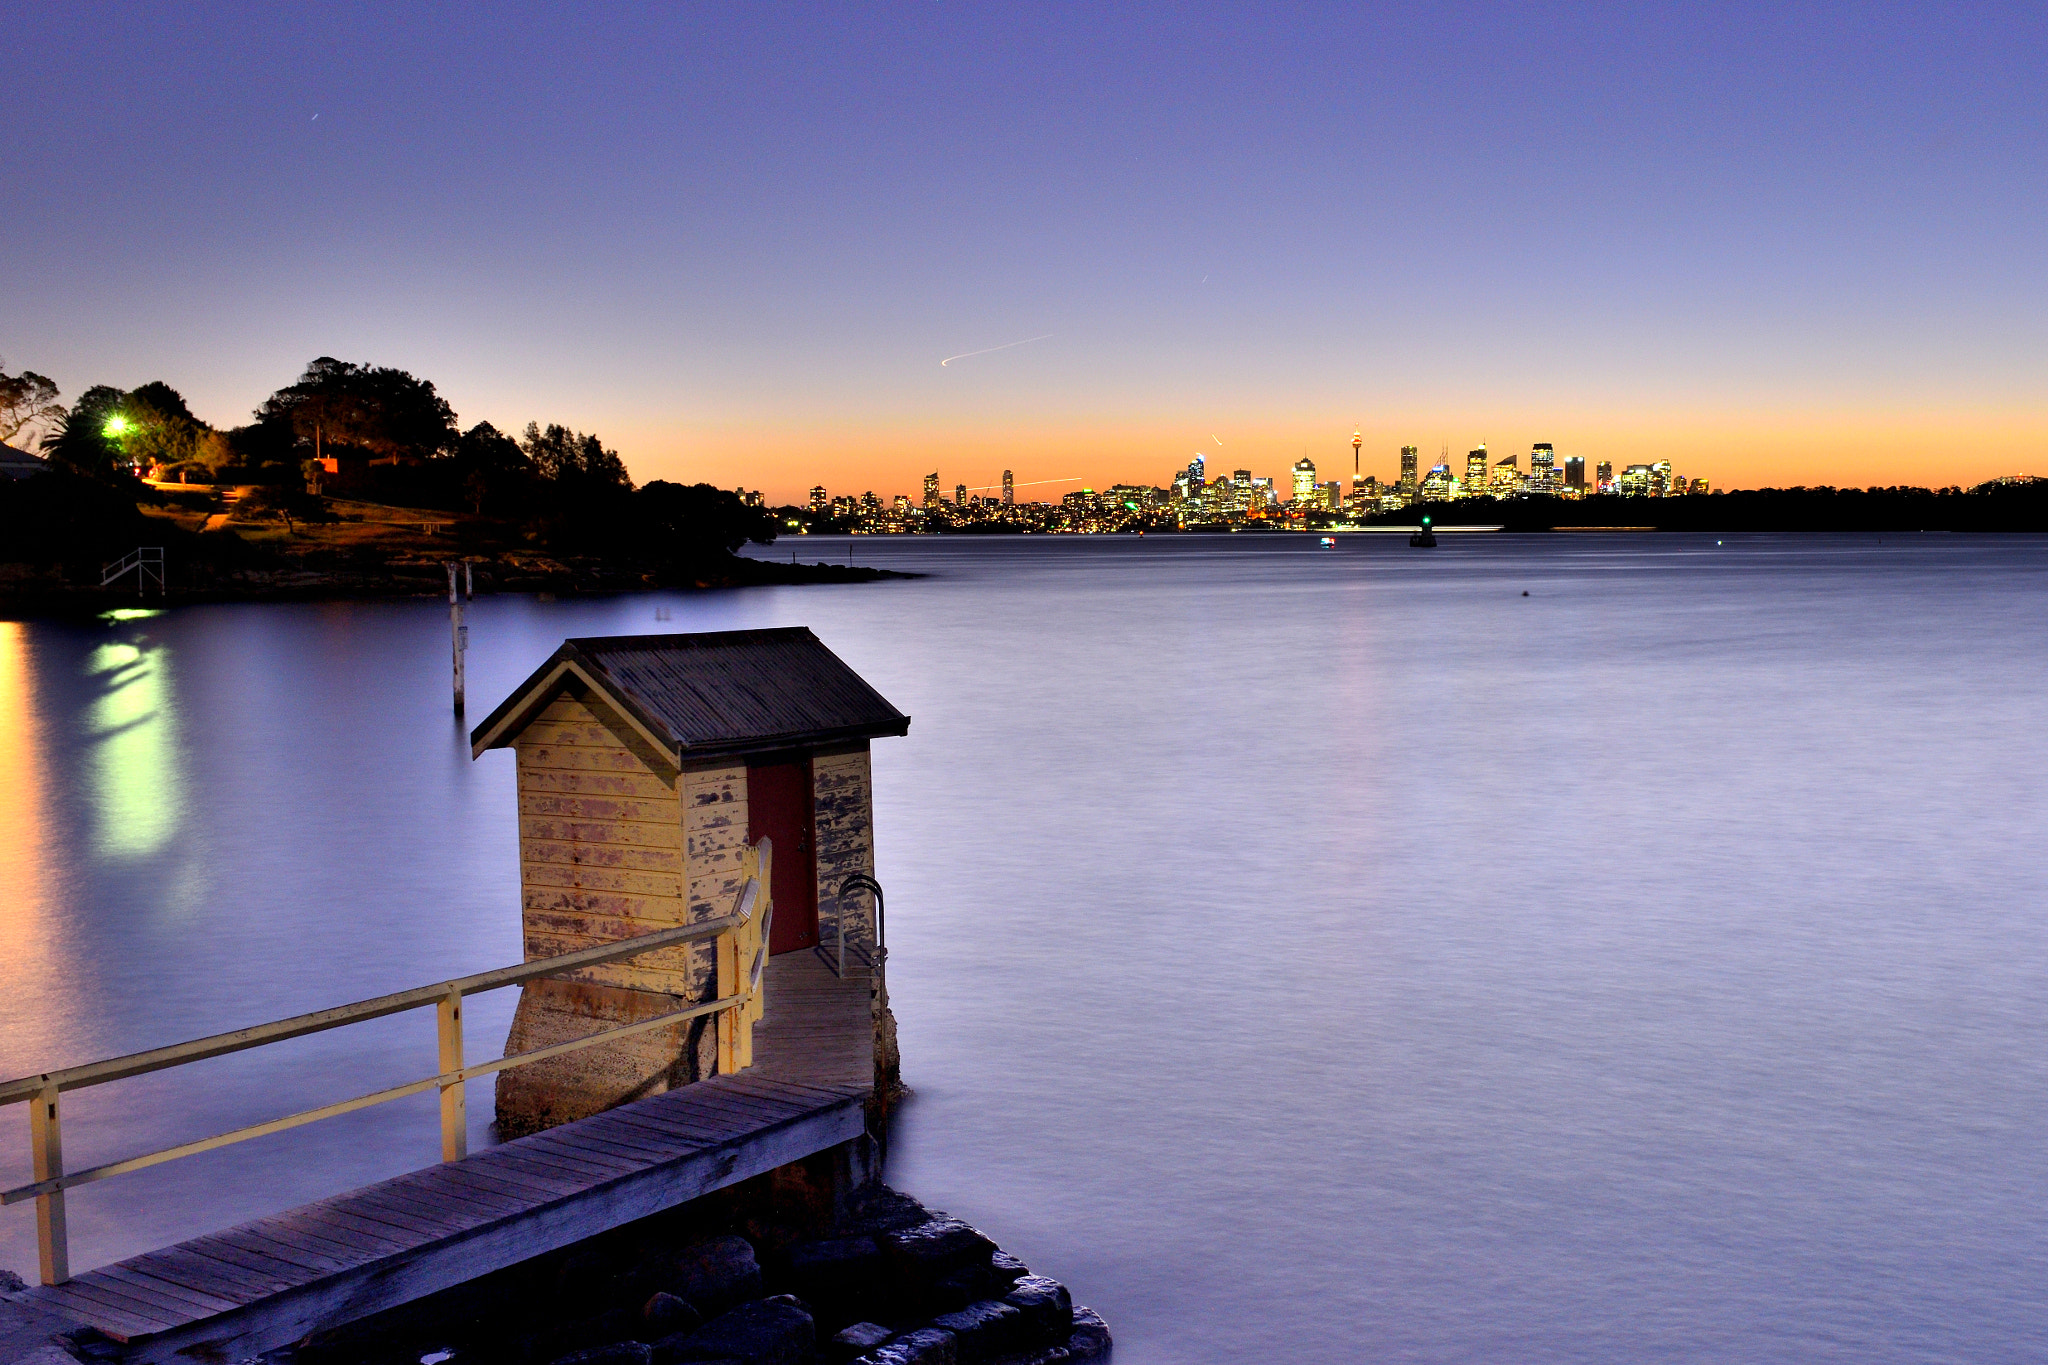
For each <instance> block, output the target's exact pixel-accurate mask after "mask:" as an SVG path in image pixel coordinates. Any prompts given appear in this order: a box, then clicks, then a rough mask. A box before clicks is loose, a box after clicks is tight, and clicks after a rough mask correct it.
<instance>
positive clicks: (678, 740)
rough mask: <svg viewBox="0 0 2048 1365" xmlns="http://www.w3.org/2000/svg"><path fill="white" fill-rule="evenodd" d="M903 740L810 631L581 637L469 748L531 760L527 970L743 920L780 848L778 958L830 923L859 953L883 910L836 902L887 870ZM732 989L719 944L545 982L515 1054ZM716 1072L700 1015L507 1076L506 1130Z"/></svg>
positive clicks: (525, 1005) (898, 718)
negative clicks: (735, 912)
mask: <svg viewBox="0 0 2048 1365" xmlns="http://www.w3.org/2000/svg"><path fill="white" fill-rule="evenodd" d="M909 728H910V718H909V717H907V716H905V715H903V714H902V713H901V712H899V711H898V710H897V709H896V708H895V707H893V706H891V705H890V704H889V703H888V702H887V701H885V700H884V699H883V698H882V697H881V695H880V694H879V693H877V692H876V691H875V690H874V689H873V688H872V687H869V686H868V685H867V683H866V682H864V681H863V680H862V679H861V678H860V676H859V675H858V674H856V673H855V672H854V671H853V670H852V669H850V668H848V667H847V666H846V664H845V663H844V662H843V661H842V660H841V659H840V658H839V657H838V656H837V655H835V654H834V653H832V651H831V650H829V649H827V648H825V646H824V645H823V644H822V643H821V642H820V641H819V640H818V638H817V637H816V636H815V635H813V634H811V632H810V631H809V630H806V629H804V628H802V627H794V628H790V629H783V630H735V631H720V632H715V633H710V634H700V635H620V636H605V637H598V638H589V639H580V640H568V641H565V642H564V643H563V645H562V647H561V648H560V649H558V650H556V651H555V653H554V655H553V657H551V658H550V659H548V661H547V662H546V663H544V664H542V665H541V666H540V668H539V669H537V670H535V672H534V674H533V676H532V677H530V678H528V679H527V680H526V681H525V682H524V683H522V684H520V686H519V687H518V688H517V689H515V690H514V691H513V693H512V695H511V696H509V697H507V698H506V699H505V701H504V703H503V704H502V705H500V706H499V707H498V709H497V710H495V711H493V712H492V713H491V715H490V717H489V719H487V720H485V721H484V722H483V724H481V725H479V726H478V727H477V728H476V730H475V731H474V732H473V733H472V735H471V737H470V740H471V751H472V753H473V754H474V755H476V756H481V755H482V754H483V753H484V752H485V751H486V750H489V749H501V748H509V749H511V750H513V752H514V753H515V754H516V755H517V767H518V783H519V869H520V889H521V893H522V907H523V908H522V920H523V925H524V929H525V939H526V956H527V958H528V959H529V960H531V959H535V958H541V957H552V956H556V955H558V954H561V953H568V952H574V951H576V950H577V949H580V948H590V947H594V946H596V945H598V944H602V943H607V942H616V941H617V940H619V939H623V938H630V937H633V936H635V935H639V934H647V933H653V932H655V931H657V930H661V929H667V928H672V927H674V926H676V925H681V924H691V923H698V922H702V921H704V920H707V919H711V918H713V917H716V916H719V915H723V914H726V913H728V912H729V911H730V910H731V909H732V908H733V901H734V898H735V896H736V895H737V893H738V891H739V888H740V886H741V882H742V878H741V872H740V868H741V860H742V857H743V855H744V854H745V852H746V850H747V848H748V847H749V846H750V845H752V844H754V843H755V842H757V841H758V840H759V839H761V838H762V837H763V836H764V835H765V836H767V837H768V838H769V839H771V841H772V844H771V848H772V867H771V869H770V875H769V878H768V884H769V887H770V897H771V899H772V902H773V919H772V921H771V924H770V942H769V949H770V952H771V954H778V953H793V952H799V951H808V950H810V949H811V948H813V947H814V946H815V945H816V944H817V943H818V942H819V932H820V914H821V911H822V913H823V914H824V916H825V919H826V922H827V923H828V924H829V925H831V926H832V927H833V929H834V930H837V931H839V932H842V933H843V934H844V936H845V938H846V939H847V941H849V942H853V943H856V944H859V943H864V942H865V943H871V942H872V941H873V934H874V927H873V925H872V923H871V920H870V916H871V907H870V904H869V902H868V900H867V898H866V897H864V896H860V895H858V894H855V895H853V896H849V897H848V902H849V903H848V904H845V905H841V904H840V903H839V902H838V900H837V898H836V895H835V893H836V891H837V890H838V888H839V887H840V885H841V884H842V883H843V882H844V881H845V880H846V878H848V877H850V876H852V875H853V874H855V873H867V874H868V875H870V876H872V875H873V873H874V838H873V785H872V781H871V776H870V767H869V761H868V742H869V741H870V740H872V739H874V738H876V737H877V736H881V735H900V734H903V733H905V732H906V731H907V730H908V729H909ZM716 985H717V982H716V970H715V967H714V962H713V957H712V950H711V948H710V946H709V945H708V944H704V943H696V944H687V945H683V946H679V947H674V948H665V949H658V950H656V951H654V952H652V953H649V954H647V955H645V956H642V957H638V958H633V959H630V960H628V961H624V962H620V963H616V964H612V965H606V966H601V967H592V968H586V969H584V970H581V971H579V972H576V973H574V974H572V976H571V977H569V978H567V979H563V978H548V979H544V980H540V981H536V982H533V983H530V984H528V985H527V986H525V987H524V988H523V990H522V994H521V996H520V1000H519V1007H518V1013H517V1014H516V1016H515V1017H514V1019H513V1024H512V1034H511V1037H510V1039H508V1041H507V1043H506V1050H507V1052H527V1051H532V1050H534V1049H538V1048H543V1047H547V1046H549V1045H551V1044H553V1043H557V1042H562V1041H565V1040H567V1039H569V1038H573V1037H581V1036H584V1035H587V1034H589V1033H593V1032H596V1031H598V1030H599V1029H601V1028H605V1027H610V1026H612V1025H615V1024H627V1023H634V1022H638V1021H640V1020H643V1019H652V1018H654V1017H656V1016H658V1015H661V1014H666V1013H671V1012H674V1011H675V1010H676V1008H677V1001H678V1000H679V999H680V1000H682V1001H684V1002H689V1003H697V1002H704V1001H709V1000H712V999H714V998H716V994H715V992H716ZM774 1007H775V1006H774V1000H773V998H772V995H771V997H770V998H769V999H768V1001H767V1008H768V1010H769V1011H770V1013H771V1016H772V1012H773V1010H774ZM883 1022H884V1021H882V1020H881V1019H879V1018H878V1020H877V1027H878V1028H880V1027H882V1026H883ZM892 1032H893V1030H892ZM892 1041H893V1040H892ZM716 1061H717V1049H716V1043H715V1029H707V1027H706V1021H705V1020H703V1019H698V1020H693V1021H689V1022H687V1023H683V1024H677V1025H669V1026H663V1027H660V1028H657V1029H655V1030H653V1031H650V1032H647V1033H642V1034H639V1035H636V1036H634V1037H630V1038H626V1039H622V1040H620V1041H617V1042H614V1043H606V1044H599V1045H597V1046H594V1047H591V1048H589V1049H586V1050H584V1051H582V1052H578V1053H575V1054H573V1055H572V1056H568V1057H564V1058H561V1059H559V1060H551V1061H544V1062H538V1063H535V1064H533V1065H531V1066H528V1067H524V1068H521V1069H519V1070H516V1071H511V1072H507V1073H504V1074H502V1075H501V1076H500V1077H499V1078H498V1097H497V1113H498V1123H499V1127H500V1129H501V1131H503V1132H505V1133H507V1134H518V1133H525V1132H532V1131H534V1130H536V1129H539V1128H544V1127H547V1126H549V1125H551V1124H555V1123H561V1122H565V1121H567V1120H570V1119H575V1118H582V1117H585V1116H587V1115H589V1114H592V1113H596V1112H597V1111H599V1110H602V1109H607V1108H610V1107H611V1106H613V1105H616V1104H620V1103H623V1102H625V1101H627V1100H630V1099H638V1098H640V1097H642V1096H645V1095H651V1094H656V1093H659V1092H661V1091H664V1090H667V1089H670V1088H672V1087H674V1086H677V1085H682V1084H687V1083H688V1082H690V1081H694V1080H698V1079H700V1078H702V1077H704V1076H707V1075H711V1074H713V1073H714V1071H715V1068H716Z"/></svg>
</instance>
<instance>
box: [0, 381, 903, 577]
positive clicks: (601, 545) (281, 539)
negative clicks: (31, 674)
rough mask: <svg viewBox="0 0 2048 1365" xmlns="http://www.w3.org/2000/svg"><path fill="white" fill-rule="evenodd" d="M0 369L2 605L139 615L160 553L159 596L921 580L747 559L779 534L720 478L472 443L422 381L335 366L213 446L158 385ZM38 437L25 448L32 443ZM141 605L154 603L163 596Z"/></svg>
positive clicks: (217, 435) (572, 436) (550, 429)
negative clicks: (85, 385)
mask: <svg viewBox="0 0 2048 1365" xmlns="http://www.w3.org/2000/svg"><path fill="white" fill-rule="evenodd" d="M57 397H58V394H57V390H56V386H55V385H54V384H52V383H51V382H50V381H49V380H48V379H46V378H44V377H42V376H40V375H37V374H35V373H33V372H31V371H24V372H22V373H21V374H19V375H8V374H7V373H6V372H5V371H4V370H0V441H10V442H11V441H19V442H20V443H21V445H22V446H34V447H36V448H37V450H39V451H40V453H37V450H29V449H21V448H17V447H16V446H14V445H8V446H7V447H6V448H5V449H4V450H0V611H6V612H9V613H11V614H41V613H53V612H54V613H64V612H78V611H98V610H103V609H105V608H107V607H118V606H126V605H132V604H133V603H134V602H136V600H137V598H138V594H139V592H140V591H141V589H142V586H143V585H142V584H140V583H138V581H137V575H136V574H135V573H133V572H131V573H129V574H128V575H127V576H126V577H124V578H122V579H120V580H119V581H118V582H115V583H112V584H105V585H103V578H104V576H105V569H106V566H108V565H112V564H117V563H119V562H120V561H121V560H122V559H123V558H124V557H125V556H128V555H130V554H132V553H134V552H135V551H137V550H138V549H139V548H143V547H152V548H153V547H161V548H162V550H163V568H164V574H163V576H164V582H163V584H162V587H163V588H164V590H165V591H164V592H163V593H162V594H161V596H162V598H163V599H164V600H168V601H177V602H224V601H273V600H312V599H333V598H380V597H406V596H431V595H436V594H442V593H445V592H446V591H447V571H446V568H445V565H446V564H448V563H450V562H455V561H460V562H462V563H464V564H466V565H467V566H468V567H469V573H470V575H471V577H472V579H473V581H474V582H475V585H476V587H477V589H478V590H479V591H483V592H535V593H556V594H568V593H593V592H622V591H633V590H642V589H649V588H679V587H705V588H709V587H738V586H747V585H753V584H797V583H848V582H869V581H873V580H876V579H882V578H901V577H908V576H911V575H904V574H897V573H891V572H889V571H886V570H881V569H870V568H864V567H858V566H854V565H839V564H799V563H794V562H792V563H787V564H783V563H777V562H773V561H768V560H761V559H749V558H745V557H743V556H741V555H740V554H738V553H737V552H738V551H739V549H740V548H741V547H742V546H744V545H746V544H748V543H755V544H761V545H767V544H771V543H773V541H774V540H775V538H776V533H777V530H778V529H779V524H778V523H777V521H776V520H775V518H774V517H773V516H772V515H771V514H770V513H768V512H767V511H766V510H764V509H763V508H762V507H760V506H759V504H758V500H749V499H744V498H742V497H741V496H740V495H739V494H738V493H737V492H733V491H729V490H726V489H721V488H715V487H713V486H711V485H709V484H702V483H699V484H676V483H669V482H667V481H664V480H655V481H653V482H650V483H646V484H641V485H635V484H634V483H633V481H632V479H631V478H630V477H628V475H627V473H626V467H625V463H624V462H623V461H622V460H621V459H620V458H619V454H618V452H617V451H615V450H611V449H608V448H606V446H605V445H604V443H603V442H602V441H601V440H600V439H599V438H598V437H596V436H595V435H591V434H588V433H584V432H579V431H575V430H572V429H571V428H569V427H566V426H563V425H560V424H551V425H549V426H547V427H542V426H541V425H540V424H539V423H537V422H530V423H528V424H527V426H526V429H525V431H524V433H523V434H522V435H520V436H519V437H516V438H515V437H512V436H508V435H506V434H505V433H503V432H500V431H499V430H497V428H495V427H493V426H491V425H490V423H488V422H480V423H477V424H475V425H473V426H471V427H469V428H468V429H466V430H465V429H463V428H462V427H460V426H459V425H458V423H457V421H456V417H455V412H454V410H453V409H452V408H451V407H450V406H449V405H448V403H447V401H446V400H444V399H442V398H441V397H440V396H439V395H438V394H437V393H436V392H435V390H434V386H433V385H432V384H431V383H428V382H427V381H425V380H421V379H418V378H415V377H414V376H412V375H410V374H407V373H405V372H403V371H401V370H392V369H382V368H378V367H375V366H366V365H355V364H350V363H348V362H344V361H339V360H335V359H333V358H332V357H328V356H323V357H321V358H319V359H317V360H315V361H313V363H312V364H310V365H308V366H307V367H306V370H305V372H304V373H303V374H302V375H301V376H300V377H299V379H298V381H297V382H296V383H294V384H291V385H288V386H287V387H285V388H282V389H280V390H278V391H277V392H276V393H274V394H272V395H271V396H270V397H269V398H268V399H266V400H264V402H263V404H262V405H261V406H260V407H258V408H257V409H256V410H255V412H254V413H253V414H252V417H253V420H252V421H250V422H249V423H247V424H245V425H243V426H239V427H235V428H232V429H230V430H219V429H216V428H214V427H212V426H210V425H208V424H207V423H205V422H203V421H201V420H200V419H199V418H197V417H196V416H194V415H193V413H192V411H191V409H190V408H189V407H187V406H186V403H185V400H184V398H183V397H182V395H180V394H179V393H178V392H177V390H175V389H173V388H171V387H170V386H169V385H168V384H165V383H162V382H152V383H149V384H144V385H142V386H141V387H139V388H135V389H129V390H122V389H118V388H115V387H113V386H111V385H96V386H94V387H93V388H90V389H88V390H86V391H85V393H83V394H81V395H80V396H79V398H78V400H77V401H76V402H75V403H73V404H71V405H70V406H69V407H66V406H64V405H62V404H60V403H58V402H57V401H56V400H57ZM24 432H26V433H28V436H24V435H23V433H24ZM149 587H150V589H151V591H150V593H149V596H150V597H152V598H154V597H157V596H158V595H159V594H157V593H156V592H155V591H154V589H155V588H156V584H155V583H154V582H153V581H152V582H151V583H150V584H149Z"/></svg>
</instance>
